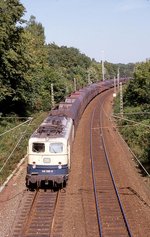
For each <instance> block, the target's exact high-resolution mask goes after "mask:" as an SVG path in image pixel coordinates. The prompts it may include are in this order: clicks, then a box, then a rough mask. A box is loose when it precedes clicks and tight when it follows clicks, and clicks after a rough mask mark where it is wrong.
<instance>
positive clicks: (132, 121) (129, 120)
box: [112, 114, 150, 128]
mask: <svg viewBox="0 0 150 237" xmlns="http://www.w3.org/2000/svg"><path fill="white" fill-rule="evenodd" d="M112 117H114V118H118V119H121V120H125V121H128V122H131V123H135V124H138V125H142V126H145V127H148V128H150V126H149V125H147V124H145V123H141V122H137V121H134V120H131V119H127V118H122V117H120V116H117V115H114V114H113V115H112Z"/></svg>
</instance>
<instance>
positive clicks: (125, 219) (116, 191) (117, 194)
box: [99, 101, 132, 237]
mask: <svg viewBox="0 0 150 237" xmlns="http://www.w3.org/2000/svg"><path fill="white" fill-rule="evenodd" d="M103 104H104V101H103V103H102V104H101V107H103ZM99 105H100V103H99ZM99 124H100V131H101V134H102V136H101V139H102V145H103V149H104V153H105V157H106V162H107V165H108V168H109V171H110V175H111V179H112V182H113V186H114V189H115V193H116V196H117V199H118V203H119V206H120V209H121V212H122V216H123V219H124V222H125V225H126V228H127V232H128V235H129V237H132V234H131V231H130V228H129V224H128V221H127V218H126V215H125V211H124V209H123V205H122V203H121V199H120V197H119V192H118V189H117V186H116V183H115V179H114V176H113V172H112V169H111V165H110V162H109V158H108V154H107V149H106V145H105V141H104V135H103V129H102V126H101V125H102V112H101V111H100V120H99Z"/></svg>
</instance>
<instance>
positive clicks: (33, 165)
mask: <svg viewBox="0 0 150 237" xmlns="http://www.w3.org/2000/svg"><path fill="white" fill-rule="evenodd" d="M32 168H33V169H35V168H36V163H35V161H33V163H32Z"/></svg>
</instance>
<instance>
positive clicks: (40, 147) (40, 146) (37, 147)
mask: <svg viewBox="0 0 150 237" xmlns="http://www.w3.org/2000/svg"><path fill="white" fill-rule="evenodd" d="M32 151H33V152H37V153H40V152H44V151H45V144H44V143H33V144H32Z"/></svg>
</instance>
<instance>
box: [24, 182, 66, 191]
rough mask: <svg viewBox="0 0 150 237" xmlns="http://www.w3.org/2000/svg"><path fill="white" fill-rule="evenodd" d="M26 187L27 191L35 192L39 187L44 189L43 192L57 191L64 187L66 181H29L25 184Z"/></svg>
mask: <svg viewBox="0 0 150 237" xmlns="http://www.w3.org/2000/svg"><path fill="white" fill-rule="evenodd" d="M26 187H27V191H30V192H35V191H37V190H39V189H40V190H44V191H45V192H46V191H47V190H51V191H52V192H58V191H61V190H64V188H66V182H63V183H60V184H57V183H54V182H47V183H45V182H41V183H40V184H37V183H30V184H29V185H28V186H27V185H26Z"/></svg>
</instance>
